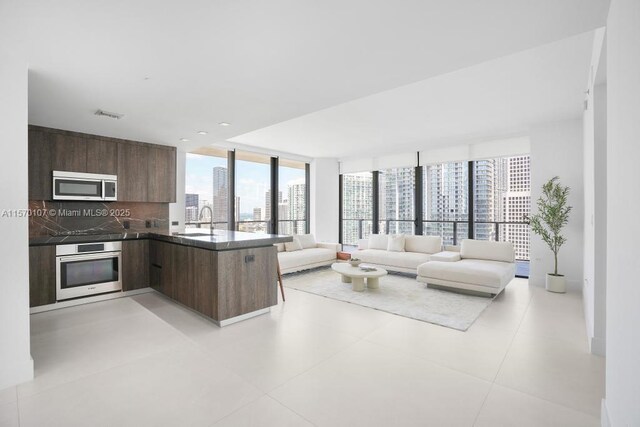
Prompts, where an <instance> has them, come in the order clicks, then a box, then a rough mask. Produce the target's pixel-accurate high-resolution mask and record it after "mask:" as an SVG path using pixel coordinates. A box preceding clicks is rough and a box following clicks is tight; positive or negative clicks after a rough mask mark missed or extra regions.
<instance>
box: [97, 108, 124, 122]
mask: <svg viewBox="0 0 640 427" xmlns="http://www.w3.org/2000/svg"><path fill="white" fill-rule="evenodd" d="M95 115H96V116H104V117H109V118H110V119H116V120H120V119H121V118H123V117H124V114H118V113H110V112H108V111H104V110H97V111H96V112H95Z"/></svg>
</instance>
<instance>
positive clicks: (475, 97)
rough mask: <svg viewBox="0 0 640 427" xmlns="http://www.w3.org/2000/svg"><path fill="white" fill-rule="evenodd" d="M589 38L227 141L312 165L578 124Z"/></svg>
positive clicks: (584, 36) (588, 35) (574, 39)
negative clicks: (558, 123)
mask: <svg viewBox="0 0 640 427" xmlns="http://www.w3.org/2000/svg"><path fill="white" fill-rule="evenodd" d="M592 43H593V32H589V33H584V34H582V35H579V36H574V37H571V38H568V39H565V40H562V41H559V42H554V43H551V44H548V45H544V46H542V47H538V48H534V49H529V50H526V51H524V52H520V53H517V54H514V55H510V56H507V57H503V58H500V59H495V60H492V61H488V62H484V63H482V64H479V65H476V66H473V67H468V68H465V69H462V70H459V71H454V72H452V73H448V74H443V75H440V76H436V77H433V78H430V79H427V80H423V81H421V82H419V83H414V84H410V85H407V86H403V87H401V88H397V89H392V90H389V91H386V92H382V93H379V94H375V95H371V96H368V97H365V98H360V99H358V100H355V101H351V102H347V103H345V104H341V105H338V106H335V107H331V108H328V109H325V110H322V111H318V112H315V113H311V114H308V115H305V116H302V117H299V118H295V119H292V120H289V121H286V122H283V123H279V124H276V125H273V126H270V127H267V128H263V129H260V130H257V131H254V132H250V133H247V134H245V135H241V136H238V137H235V138H233V139H232V141H234V142H239V143H243V144H249V145H257V146H266V147H271V148H273V149H276V150H279V151H290V152H297V153H303V152H304V153H307V154H308V155H309V156H311V157H336V156H337V157H341V158H345V157H357V156H362V155H371V154H372V152H373V154H385V153H394V152H398V151H403V150H404V151H417V150H421V149H426V148H430V147H433V146H438V145H443V144H446V143H447V142H451V141H458V142H459V141H460V140H466V139H470V138H487V137H492V136H493V137H499V136H504V135H512V134H519V133H524V132H526V131H527V130H528V128H529V126H531V125H534V124H537V123H543V122H547V121H553V120H561V119H569V118H574V117H575V118H577V117H581V114H582V108H583V100H584V90H585V89H586V87H587V84H588V78H589V66H590V61H591V52H592Z"/></svg>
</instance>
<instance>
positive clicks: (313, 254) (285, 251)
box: [275, 234, 341, 274]
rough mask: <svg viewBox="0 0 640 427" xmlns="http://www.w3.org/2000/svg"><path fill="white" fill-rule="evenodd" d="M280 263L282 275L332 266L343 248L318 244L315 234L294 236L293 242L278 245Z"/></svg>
mask: <svg viewBox="0 0 640 427" xmlns="http://www.w3.org/2000/svg"><path fill="white" fill-rule="evenodd" d="M275 246H276V247H277V248H278V262H279V263H280V272H281V273H282V274H287V273H294V272H296V271H302V270H308V269H310V268H316V267H322V266H325V265H331V264H333V263H334V262H336V256H337V255H338V251H340V249H341V247H340V244H339V243H318V242H316V239H315V237H314V236H313V234H299V235H295V236H293V242H288V243H278V244H276V245H275Z"/></svg>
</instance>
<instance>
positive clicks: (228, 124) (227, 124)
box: [218, 122, 231, 126]
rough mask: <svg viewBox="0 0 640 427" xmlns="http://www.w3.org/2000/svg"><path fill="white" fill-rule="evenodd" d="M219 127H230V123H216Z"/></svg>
mask: <svg viewBox="0 0 640 427" xmlns="http://www.w3.org/2000/svg"><path fill="white" fill-rule="evenodd" d="M218 124H219V125H220V126H231V123H227V122H220V123H218Z"/></svg>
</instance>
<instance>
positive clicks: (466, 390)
mask: <svg viewBox="0 0 640 427" xmlns="http://www.w3.org/2000/svg"><path fill="white" fill-rule="evenodd" d="M285 280H286V276H285ZM286 292H287V302H286V303H280V304H279V305H278V306H277V307H274V308H273V309H272V312H271V313H270V314H268V315H264V316H260V317H258V318H254V319H250V320H247V321H244V322H241V323H238V324H235V325H231V326H228V327H225V328H218V327H217V326H215V325H214V324H213V323H211V322H209V321H208V320H206V319H204V318H202V317H200V316H198V315H196V314H194V313H193V312H191V311H189V310H186V309H184V308H182V307H181V306H179V305H177V304H175V303H173V302H172V301H170V300H168V299H166V298H164V297H162V296H160V295H158V294H156V293H148V294H143V295H138V296H135V297H131V298H122V299H118V300H111V301H105V302H101V303H95V304H90V305H84V306H79V307H72V308H66V309H62V310H57V311H52V312H47V313H41V314H37V315H33V316H32V317H31V328H32V337H31V343H32V355H33V359H34V362H35V367H36V378H35V379H34V380H33V381H31V382H29V383H25V384H22V385H19V386H18V387H12V388H10V389H6V390H1V391H0V426H17V425H20V426H88V425H90V426H278V427H280V426H309V425H321V426H378V425H379V426H396V425H397V426H411V425H416V426H418V425H419V426H425V425H430V426H431V425H432V426H473V425H476V426H515V425H517V426H547V425H548V426H563V427H567V426H581V427H582V426H598V425H599V420H598V417H599V408H600V399H601V398H602V396H603V392H604V359H602V358H599V357H596V356H592V355H590V354H589V353H588V351H587V345H586V332H585V327H584V319H583V313H582V301H581V297H580V295H579V294H573V293H569V294H565V295H557V294H550V293H547V292H545V291H544V290H543V289H538V288H533V287H530V286H529V285H528V283H527V281H526V280H522V279H516V280H514V281H513V282H512V283H511V284H510V285H509V286H508V287H507V289H506V291H505V292H504V293H503V294H502V295H501V296H499V297H498V298H497V299H496V300H495V301H494V303H493V304H492V305H490V306H489V308H488V309H487V310H486V311H485V312H484V313H483V314H482V316H481V317H480V318H479V319H478V320H477V321H476V323H475V324H474V325H473V326H472V327H471V328H470V329H469V330H468V331H467V332H460V331H456V330H452V329H447V328H443V327H440V326H436V325H432V324H428V323H423V322H419V321H414V320H411V319H406V318H403V317H398V316H395V315H391V314H387V313H383V312H380V311H376V310H372V309H367V308H363V307H359V306H355V305H351V304H348V303H344V302H340V301H334V300H330V299H326V298H323V297H319V296H315V295H311V294H307V293H304V292H299V291H295V290H291V289H287V290H286Z"/></svg>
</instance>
